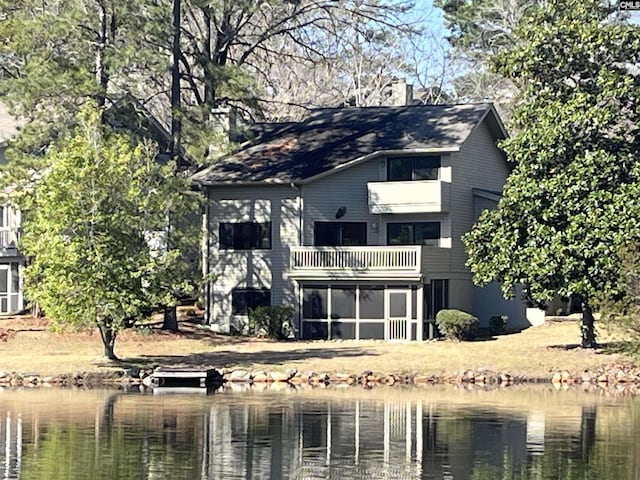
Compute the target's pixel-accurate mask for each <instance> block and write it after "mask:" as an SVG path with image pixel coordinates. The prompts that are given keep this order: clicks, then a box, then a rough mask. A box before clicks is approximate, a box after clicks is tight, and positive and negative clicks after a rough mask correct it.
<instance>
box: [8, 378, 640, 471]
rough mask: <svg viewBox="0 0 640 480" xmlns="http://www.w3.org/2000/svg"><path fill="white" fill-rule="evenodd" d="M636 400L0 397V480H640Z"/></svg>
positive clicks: (295, 394)
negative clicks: (337, 479) (2, 479)
mask: <svg viewBox="0 0 640 480" xmlns="http://www.w3.org/2000/svg"><path fill="white" fill-rule="evenodd" d="M639 402H640V399H636V398H615V397H614V396H608V395H605V394H603V393H601V392H600V393H598V392H596V393H586V392H582V391H580V390H579V389H576V390H569V391H555V390H553V388H552V387H546V386H545V387H540V388H519V387H513V388H509V389H502V390H493V391H485V390H477V389H476V390H471V391H469V390H465V389H460V390H456V389H454V388H453V387H430V388H417V387H414V388H403V387H394V388H385V387H380V388H375V389H373V390H364V389H362V388H361V387H350V388H346V389H340V388H332V389H315V390H310V389H304V390H293V389H289V390H282V391H258V390H257V389H256V390H251V391H233V390H225V391H223V392H216V393H213V394H208V395H204V394H200V393H188V394H160V393H156V394H153V393H139V392H138V393H125V392H114V391H96V390H55V389H51V390H49V389H37V390H36V389H31V390H5V391H1V392H0V452H1V453H0V469H1V470H3V478H4V479H18V478H20V479H26V480H32V479H46V480H55V479H61V480H62V479H64V480H75V479H78V480H79V479H87V480H99V479H118V480H123V479H149V480H151V479H190V480H191V479H289V478H290V479H328V478H339V479H341V480H348V479H367V480H371V479H443V480H444V479H456V480H458V479H475V480H485V479H486V480H489V479H492V480H494V479H499V480H515V479H536V480H551V479H556V480H565V479H599V480H603V479H615V480H625V479H638V478H640V403H639Z"/></svg>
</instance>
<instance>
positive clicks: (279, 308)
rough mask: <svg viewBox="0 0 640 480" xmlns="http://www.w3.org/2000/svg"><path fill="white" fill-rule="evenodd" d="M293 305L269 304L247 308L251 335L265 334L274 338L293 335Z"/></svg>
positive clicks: (279, 338)
mask: <svg viewBox="0 0 640 480" xmlns="http://www.w3.org/2000/svg"><path fill="white" fill-rule="evenodd" d="M294 314H295V310H294V309H293V307H288V306H285V305H269V306H265V307H256V308H253V309H251V310H249V331H250V333H251V334H253V335H266V336H268V337H270V338H273V339H275V340H286V339H287V338H291V337H293V334H294V329H293V315H294Z"/></svg>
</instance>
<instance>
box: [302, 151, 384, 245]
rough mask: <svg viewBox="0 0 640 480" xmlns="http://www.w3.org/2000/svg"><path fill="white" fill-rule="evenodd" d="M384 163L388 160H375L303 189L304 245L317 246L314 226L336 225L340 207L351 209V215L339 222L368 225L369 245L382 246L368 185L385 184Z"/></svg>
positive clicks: (349, 211) (377, 216) (378, 218)
mask: <svg viewBox="0 0 640 480" xmlns="http://www.w3.org/2000/svg"><path fill="white" fill-rule="evenodd" d="M382 163H384V159H382V158H374V159H372V160H370V161H368V162H365V163H363V164H360V165H356V166H355V167H352V168H348V169H346V170H342V171H340V172H336V173H335V174H333V175H329V176H328V177H324V178H322V179H320V180H317V181H315V182H313V183H310V184H308V185H304V186H303V187H302V195H303V197H304V213H303V216H304V227H303V229H304V233H303V242H304V243H303V245H313V222H335V221H336V212H337V210H338V209H339V208H340V207H347V212H346V214H345V215H344V216H343V217H342V218H340V219H339V221H341V222H367V223H368V227H367V243H368V244H369V245H381V243H380V235H379V232H380V227H381V226H380V215H372V214H370V213H369V203H368V198H367V182H373V181H379V180H382V178H381V168H380V166H381V164H382ZM374 224H375V225H374ZM374 227H375V228H374ZM382 244H384V243H382Z"/></svg>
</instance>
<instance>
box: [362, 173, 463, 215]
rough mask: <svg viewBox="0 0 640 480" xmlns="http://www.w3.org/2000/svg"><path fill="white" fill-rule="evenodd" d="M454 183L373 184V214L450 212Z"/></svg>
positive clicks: (368, 184)
mask: <svg viewBox="0 0 640 480" xmlns="http://www.w3.org/2000/svg"><path fill="white" fill-rule="evenodd" d="M450 186H451V185H450V183H448V182H445V181H444V180H417V181H411V182H369V183H367V190H368V192H369V212H370V213H373V214H382V213H441V212H448V211H449V197H450V195H449V191H450V188H449V187H450Z"/></svg>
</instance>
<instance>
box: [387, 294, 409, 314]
mask: <svg viewBox="0 0 640 480" xmlns="http://www.w3.org/2000/svg"><path fill="white" fill-rule="evenodd" d="M389 316H391V317H406V316H407V295H406V294H405V293H390V294H389Z"/></svg>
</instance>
